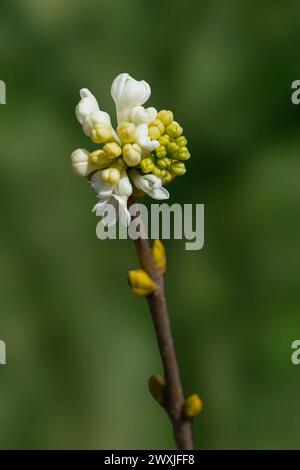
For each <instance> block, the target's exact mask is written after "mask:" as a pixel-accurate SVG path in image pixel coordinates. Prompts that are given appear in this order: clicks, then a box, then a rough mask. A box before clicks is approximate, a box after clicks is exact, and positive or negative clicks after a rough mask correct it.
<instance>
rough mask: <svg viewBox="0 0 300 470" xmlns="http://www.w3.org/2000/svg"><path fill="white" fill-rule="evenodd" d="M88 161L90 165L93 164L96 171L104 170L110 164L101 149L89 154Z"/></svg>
mask: <svg viewBox="0 0 300 470" xmlns="http://www.w3.org/2000/svg"><path fill="white" fill-rule="evenodd" d="M90 159H91V163H93V165H95V166H96V168H97V169H98V170H101V169H102V168H106V167H107V166H108V165H110V163H111V160H110V158H109V157H108V155H107V154H106V153H105V152H104V150H102V149H99V150H95V151H94V152H92V153H90Z"/></svg>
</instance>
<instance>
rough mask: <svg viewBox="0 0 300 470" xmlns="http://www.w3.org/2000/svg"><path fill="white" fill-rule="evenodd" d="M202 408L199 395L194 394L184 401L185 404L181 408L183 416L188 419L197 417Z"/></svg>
mask: <svg viewBox="0 0 300 470" xmlns="http://www.w3.org/2000/svg"><path fill="white" fill-rule="evenodd" d="M202 408H203V403H202V400H201V398H200V397H199V395H197V393H194V394H193V395H190V396H189V397H187V399H186V400H185V404H184V407H183V413H184V416H185V417H186V418H188V419H192V418H194V417H195V416H197V415H198V414H199V413H200V411H201V410H202Z"/></svg>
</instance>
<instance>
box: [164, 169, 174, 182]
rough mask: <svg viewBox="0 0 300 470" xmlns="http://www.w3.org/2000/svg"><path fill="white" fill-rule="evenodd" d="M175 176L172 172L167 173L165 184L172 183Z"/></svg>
mask: <svg viewBox="0 0 300 470" xmlns="http://www.w3.org/2000/svg"><path fill="white" fill-rule="evenodd" d="M175 176H176V175H175V174H172V173H170V171H167V172H166V174H165V176H164V177H163V184H168V183H170V182H171V181H172V180H173V179H174V178H175Z"/></svg>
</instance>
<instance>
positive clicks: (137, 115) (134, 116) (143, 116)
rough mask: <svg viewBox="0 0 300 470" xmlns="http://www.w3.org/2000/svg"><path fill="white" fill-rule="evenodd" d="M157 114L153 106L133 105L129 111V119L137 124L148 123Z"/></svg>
mask: <svg viewBox="0 0 300 470" xmlns="http://www.w3.org/2000/svg"><path fill="white" fill-rule="evenodd" d="M156 116H157V111H156V109H155V108H153V107H151V108H147V109H145V108H144V107H143V106H134V107H133V108H132V109H131V111H130V120H131V121H132V122H133V123H134V124H135V125H136V126H138V125H139V124H143V123H144V124H149V122H151V121H153V120H154V119H155V118H156Z"/></svg>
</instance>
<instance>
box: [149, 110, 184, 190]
mask: <svg viewBox="0 0 300 470" xmlns="http://www.w3.org/2000/svg"><path fill="white" fill-rule="evenodd" d="M148 127H149V137H150V139H151V140H157V141H158V142H159V144H160V146H159V147H158V148H156V149H155V150H154V151H153V152H152V153H151V155H150V156H149V157H147V158H144V159H143V160H142V161H141V163H140V168H141V170H142V172H143V173H153V174H154V175H155V176H158V177H159V178H161V180H162V182H163V183H164V184H167V183H169V182H170V181H172V180H173V179H174V178H175V177H176V176H182V175H184V174H185V172H186V168H185V163H184V162H185V161H186V160H188V159H189V158H190V152H189V151H188V148H187V139H186V138H185V136H184V135H182V134H183V128H182V127H181V126H180V124H179V123H178V122H177V121H174V117H173V113H172V111H166V110H162V111H159V113H158V114H157V116H156V119H154V120H153V121H151V122H150V123H149V125H148Z"/></svg>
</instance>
